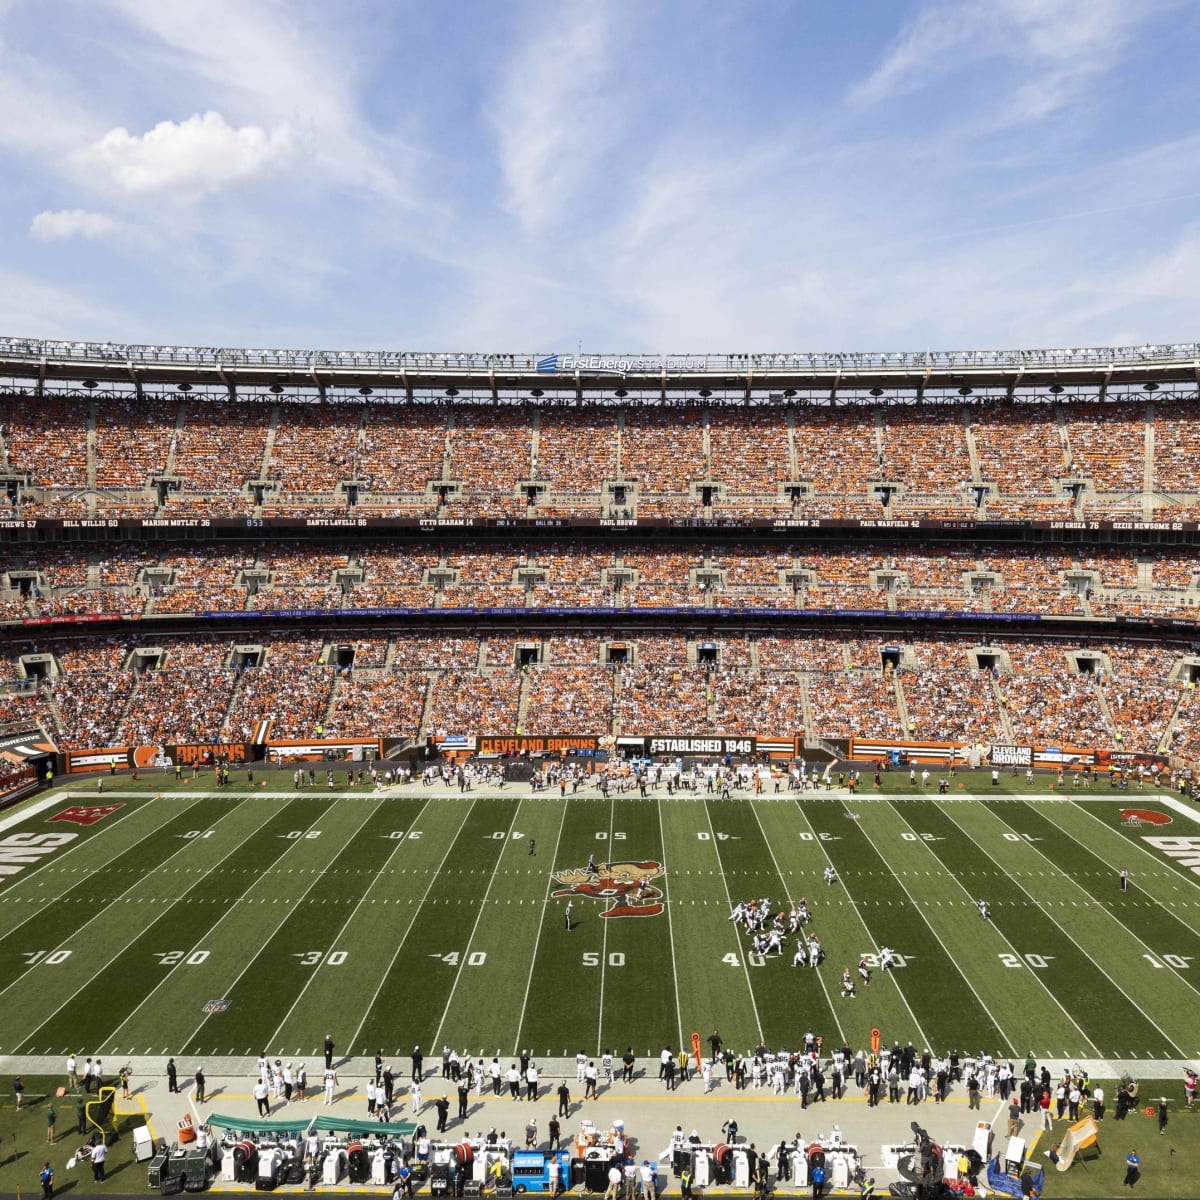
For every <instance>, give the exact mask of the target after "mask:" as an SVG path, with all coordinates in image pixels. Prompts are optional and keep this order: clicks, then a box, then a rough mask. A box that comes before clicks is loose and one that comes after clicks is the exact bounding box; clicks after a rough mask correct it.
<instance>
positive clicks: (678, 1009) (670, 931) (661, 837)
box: [654, 798, 688, 1050]
mask: <svg viewBox="0 0 1200 1200" xmlns="http://www.w3.org/2000/svg"><path fill="white" fill-rule="evenodd" d="M654 806H655V808H657V809H658V841H659V845H661V846H662V869H663V875H662V881H663V889H662V890H663V907H664V908H665V909H666V910H667V940H668V941H669V942H670V943H671V982H672V983H674V985H675V1021H676V1024H677V1026H678V1030H679V1048H680V1050H686V1049H688V1044H687V1043H685V1042H684V1040H683V1006H682V1005H681V1004H680V1003H679V971H678V970H677V969H676V966H675V926H674V924H673V922H672V920H671V897H670V894H669V892H668V890H667V831H666V828H665V827H664V825H663V819H662V810H663V806H662V801H661V800H660V799H657V798H656V799H655V801H654Z"/></svg>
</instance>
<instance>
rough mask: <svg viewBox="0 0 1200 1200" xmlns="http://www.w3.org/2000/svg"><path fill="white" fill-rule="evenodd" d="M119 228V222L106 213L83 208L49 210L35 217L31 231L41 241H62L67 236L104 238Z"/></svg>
mask: <svg viewBox="0 0 1200 1200" xmlns="http://www.w3.org/2000/svg"><path fill="white" fill-rule="evenodd" d="M117 228H118V225H117V222H116V221H114V220H113V219H112V217H110V216H108V215H107V214H106V213H98V212H88V211H87V210H86V209H83V208H64V209H60V210H59V211H58V212H53V211H50V210H47V211H46V212H40V213H38V214H37V216H36V217H34V218H33V222H32V223H31V225H30V227H29V232H30V233H31V234H32V235H33V237H35V238H37V240H38V241H39V242H61V241H65V240H66V239H67V238H73V237H82V238H102V237H105V236H106V235H107V234H110V233H112V232H114V231H115V230H116V229H117Z"/></svg>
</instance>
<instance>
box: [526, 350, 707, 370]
mask: <svg viewBox="0 0 1200 1200" xmlns="http://www.w3.org/2000/svg"><path fill="white" fill-rule="evenodd" d="M706 369H707V364H706V362H705V359H704V357H703V355H662V354H623V355H620V356H619V357H618V356H610V355H605V354H544V355H542V357H540V358H539V359H538V360H537V370H538V374H539V375H554V374H556V373H557V372H559V371H570V372H574V371H580V372H597V373H612V374H614V375H625V374H628V373H635V374H647V375H650V374H654V375H661V374H662V373H663V372H664V371H666V372H667V373H668V374H670V373H671V372H672V371H703V370H706Z"/></svg>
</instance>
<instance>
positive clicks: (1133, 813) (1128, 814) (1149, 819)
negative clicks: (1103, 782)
mask: <svg viewBox="0 0 1200 1200" xmlns="http://www.w3.org/2000/svg"><path fill="white" fill-rule="evenodd" d="M1121 824H1122V825H1129V826H1131V827H1132V828H1135V829H1136V828H1137V826H1139V825H1170V824H1171V818H1170V816H1169V815H1168V814H1167V813H1165V812H1158V811H1157V810H1156V809H1153V808H1123V809H1121Z"/></svg>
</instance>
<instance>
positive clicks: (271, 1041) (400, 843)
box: [267, 796, 433, 1046]
mask: <svg viewBox="0 0 1200 1200" xmlns="http://www.w3.org/2000/svg"><path fill="white" fill-rule="evenodd" d="M432 799H433V797H432V796H430V797H427V798H426V800H425V803H424V804H422V805H421V807H420V808H419V809H418V810H417V812H416V813H414V814H413V818H412V820H411V821H410V822H409V823H408V828H407V829H405V831H404V837H402V838H397V839H396V844H395V845H394V846H393V847H392V852H391V853H390V854H389V855H388V856H387V858H386V859H384V861H383V865H382V866H381V867H380V868H379V869H378V870H377V871H376V872H375V878H374V879H372V880H370V881H369V882H368V883H367V886H366V887H365V888H363V894H362V895H361V896H360V897H359V898H358V903H357V904H356V905H355V906H354V909H353V911H352V912H351V913H350V915H349V916H348V917H347V918H346V919H345V921H343V922H342V927H341V929H339V930H338V931H337V933H336V934H335V935H334V937H333V940H332V941H331V942H330V944H329V947H328V949H327V950H326V953H329V951H330V950H333V949H334V946H335V945H336V943H337V942H340V941H341V940H342V937H343V936H344V935H345V933H346V930H347V929H349V928H350V924H351V922H352V921H353V920H354V918H355V917H357V916H358V910H359V909H360V908H362V906H363V905H364V904H365V903H366V899H367V897H368V896H369V895H370V894H371V891H372V889H373V888H374V887H375V885H376V884H377V883H378V882H379V877H380V876H381V875H382V874H383V873H384V872H385V871H387V869H388V868H389V867H390V866H391V865H392V859H394V858H395V857H396V855H397V854H399V853H400V851H401V849H402V848H403V847H405V846H407V845H408V844H409V842H408V834H409V831H410V830H411V829H412V828H413V826H414V825H416V823H417V822H418V821H419V820H420V819H421V817H422V816H423V815H424V812H425V810H426V809H427V808H428V807H429V804H430V801H431V800H432ZM385 803H386V801H385V800H383V799H382V798H380V802H379V806H378V807H377V808H376V809H375V810H374V811H373V812H371V814H370V815H369V816H368V817H367V820H368V821H369V820H370V819H371V817H373V816H374V815H375V813H377V812H379V810H380V809H381V808H383V806H384V804H385ZM363 824H364V825H365V824H366V822H365V821H364V822H363ZM359 828H360V829H361V828H362V826H361V825H360V826H359ZM348 845H349V843H347V846H348ZM343 848H345V847H343ZM417 853H418V854H419V853H420V850H419V849H418V851H417ZM323 957H324V956H322V958H323ZM320 965H321V964H318V965H317V966H316V967H314V968H313V972H312V974H311V975H310V976H309V977H308V982H307V983H305V985H304V986H303V987H302V988H301V989H300V990H299V991H298V992H297V993H296V999H295V1000H293V1001H292V1006H291V1008H289V1009H288V1010H287V1012H286V1013H285V1014H284V1017H283V1020H282V1021H280V1022H279V1026H278V1028H277V1029H276V1030H275V1032H274V1033H273V1034H271V1036H270V1037H269V1038H268V1039H267V1045H268V1046H272V1045H277V1042H276V1040H275V1039H276V1038H278V1037H279V1035H280V1034H281V1033H282V1032H283V1027H284V1026H285V1025H286V1024H287V1023H288V1018H289V1017H290V1016H291V1015H292V1013H294V1012H295V1011H296V1005H297V1004H299V1003H300V1001H301V1000H302V999H303V998H304V993H305V992H307V991H308V989H309V988H310V987H311V986H312V984H313V982H314V980H315V979H316V978H317V972H318V970H320Z"/></svg>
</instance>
